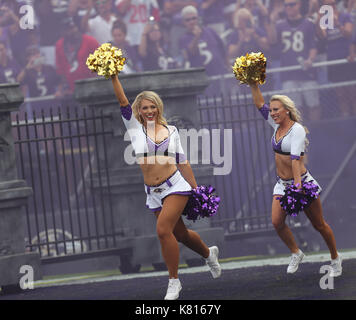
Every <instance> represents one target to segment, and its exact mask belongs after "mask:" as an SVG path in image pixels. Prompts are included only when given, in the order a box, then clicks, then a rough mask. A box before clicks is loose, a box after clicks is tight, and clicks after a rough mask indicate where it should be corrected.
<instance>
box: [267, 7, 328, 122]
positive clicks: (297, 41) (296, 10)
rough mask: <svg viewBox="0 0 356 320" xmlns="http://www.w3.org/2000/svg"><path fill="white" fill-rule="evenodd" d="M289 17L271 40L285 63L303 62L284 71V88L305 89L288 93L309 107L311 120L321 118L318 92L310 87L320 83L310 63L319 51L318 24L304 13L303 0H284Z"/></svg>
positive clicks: (290, 64) (278, 25) (292, 64)
mask: <svg viewBox="0 0 356 320" xmlns="http://www.w3.org/2000/svg"><path fill="white" fill-rule="evenodd" d="M284 6H285V13H286V19H284V20H282V21H280V22H277V24H276V26H275V33H274V35H273V36H272V38H271V39H270V40H271V43H272V44H276V45H277V46H278V51H279V53H280V60H281V66H282V67H288V66H294V65H298V64H301V65H302V68H303V70H297V71H288V72H282V74H281V80H282V83H283V85H282V88H283V89H284V90H293V89H296V88H303V89H305V90H303V91H302V92H291V93H289V95H290V97H291V99H293V101H295V103H296V105H297V106H298V107H301V106H303V98H304V103H305V105H306V106H307V107H308V109H305V111H308V113H309V118H310V119H311V120H318V119H320V116H321V114H320V103H319V93H318V91H317V90H310V88H311V87H315V86H317V82H316V81H315V79H316V73H315V70H313V69H311V68H310V67H311V65H312V63H313V61H314V59H315V57H316V55H317V49H316V41H315V38H316V28H315V25H314V24H313V23H312V22H311V21H310V20H309V19H308V18H305V17H303V16H302V14H301V0H284Z"/></svg>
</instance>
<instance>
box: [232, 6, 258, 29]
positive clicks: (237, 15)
mask: <svg viewBox="0 0 356 320" xmlns="http://www.w3.org/2000/svg"><path fill="white" fill-rule="evenodd" d="M243 16H245V17H247V18H248V19H249V20H250V23H251V26H254V25H255V20H254V19H253V15H252V14H251V12H250V11H249V10H248V9H246V8H240V9H238V10H236V11H235V12H234V15H233V24H234V27H235V28H238V26H239V20H240V19H241V17H243Z"/></svg>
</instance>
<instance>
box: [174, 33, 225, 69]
mask: <svg viewBox="0 0 356 320" xmlns="http://www.w3.org/2000/svg"><path fill="white" fill-rule="evenodd" d="M193 39H194V35H193V34H192V33H190V32H187V33H185V34H184V35H183V36H182V37H181V38H180V41H179V46H180V48H181V49H182V50H185V52H186V53H187V56H188V60H189V63H190V67H191V68H197V67H205V68H206V73H207V74H208V75H209V76H213V75H218V74H223V73H225V72H226V66H225V63H224V61H225V51H224V45H223V42H222V40H221V39H220V38H219V36H218V35H217V34H216V33H215V31H213V30H212V29H210V28H207V27H203V31H202V33H201V35H200V39H199V43H198V51H197V52H194V53H189V50H188V47H189V44H190V43H191V42H192V41H193Z"/></svg>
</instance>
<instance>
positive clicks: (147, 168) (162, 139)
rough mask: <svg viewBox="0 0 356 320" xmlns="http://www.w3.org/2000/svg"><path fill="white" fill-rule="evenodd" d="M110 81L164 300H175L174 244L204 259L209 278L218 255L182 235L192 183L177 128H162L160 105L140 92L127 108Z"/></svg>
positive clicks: (191, 234)
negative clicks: (160, 265)
mask: <svg viewBox="0 0 356 320" xmlns="http://www.w3.org/2000/svg"><path fill="white" fill-rule="evenodd" d="M111 80H112V84H113V87H114V92H115V95H116V97H117V99H118V102H119V103H120V106H121V108H120V109H121V114H122V119H123V122H124V124H125V126H126V128H127V130H128V133H129V135H130V138H131V143H132V146H133V149H134V151H135V154H136V158H137V160H138V162H139V164H140V167H141V170H142V173H143V178H144V183H145V191H146V194H147V200H146V206H147V207H148V208H149V209H150V210H152V212H153V213H154V214H155V216H156V218H157V226H156V230H157V235H158V238H159V241H160V243H161V250H162V256H163V259H164V261H165V263H166V266H167V269H168V273H169V283H168V289H167V294H166V296H165V298H164V299H165V300H175V299H178V297H179V292H180V291H181V289H182V286H181V283H180V281H179V279H178V263H179V247H178V241H179V242H181V243H183V244H184V245H185V246H187V247H188V248H190V249H191V250H193V251H195V252H197V253H198V254H199V255H201V256H202V257H203V258H205V260H206V263H207V265H208V266H209V268H210V271H211V274H212V276H213V278H217V277H219V276H220V275H221V267H220V265H219V262H218V255H219V249H218V247H216V246H213V247H210V248H208V247H207V245H206V244H205V243H204V242H203V241H202V240H201V238H200V236H199V235H198V233H196V232H195V231H193V230H189V229H187V228H186V226H185V224H184V222H183V220H182V217H181V215H182V212H183V210H184V208H185V206H186V204H187V201H188V199H189V196H190V194H191V190H192V188H196V187H197V183H196V181H195V178H194V174H193V171H192V168H191V166H190V164H189V162H188V161H187V159H186V157H185V155H184V152H183V149H182V146H181V142H180V139H179V133H178V130H177V128H176V127H174V126H170V125H167V122H166V120H165V118H164V117H163V103H162V100H161V99H160V97H159V96H158V95H157V94H156V93H155V92H152V91H143V92H141V93H140V94H139V95H138V96H137V97H136V99H135V101H134V102H133V104H132V106H131V105H130V104H129V101H128V99H127V97H126V95H125V93H124V90H123V88H122V85H121V83H120V81H119V79H118V77H117V76H112V77H111Z"/></svg>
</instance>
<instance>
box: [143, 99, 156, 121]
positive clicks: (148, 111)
mask: <svg viewBox="0 0 356 320" xmlns="http://www.w3.org/2000/svg"><path fill="white" fill-rule="evenodd" d="M139 114H140V115H141V117H142V118H143V121H144V123H145V124H146V123H147V122H148V121H154V122H157V119H158V115H159V109H158V108H157V106H156V105H155V104H154V103H153V102H152V101H150V100H147V99H143V100H142V101H141V106H140V108H139Z"/></svg>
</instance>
